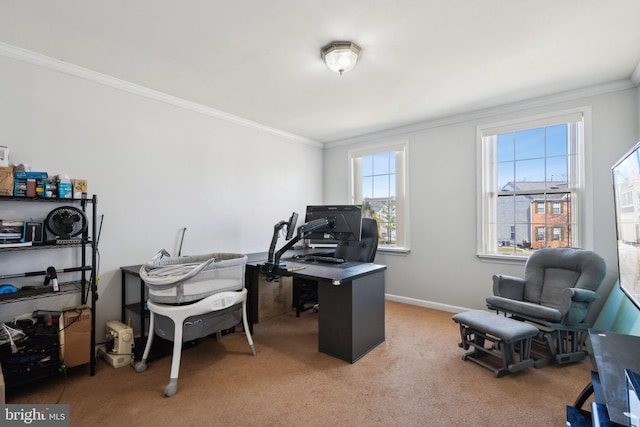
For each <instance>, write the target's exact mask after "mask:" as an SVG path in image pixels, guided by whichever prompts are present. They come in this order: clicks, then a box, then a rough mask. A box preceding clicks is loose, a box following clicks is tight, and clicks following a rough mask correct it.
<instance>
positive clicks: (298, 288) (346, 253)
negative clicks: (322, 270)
mask: <svg viewBox="0 0 640 427" xmlns="http://www.w3.org/2000/svg"><path fill="white" fill-rule="evenodd" d="M377 250H378V223H377V222H376V220H375V219H373V218H362V234H361V237H360V240H357V241H356V240H341V241H340V242H338V245H337V246H336V250H335V252H334V254H333V257H334V258H342V259H344V260H345V261H354V262H373V261H374V259H375V257H376V252H377ZM293 296H294V304H295V307H296V317H300V313H301V312H304V311H307V310H311V309H316V310H317V302H318V282H316V281H312V280H305V279H300V278H296V277H294V278H293ZM308 304H310V305H308Z"/></svg>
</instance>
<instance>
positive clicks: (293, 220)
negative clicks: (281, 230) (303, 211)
mask: <svg viewBox="0 0 640 427" xmlns="http://www.w3.org/2000/svg"><path fill="white" fill-rule="evenodd" d="M297 223H298V214H297V213H296V212H293V213H292V214H291V217H290V218H289V221H287V223H286V227H287V236H286V237H285V238H286V239H287V240H291V239H292V238H293V232H294V231H295V229H296V224H297Z"/></svg>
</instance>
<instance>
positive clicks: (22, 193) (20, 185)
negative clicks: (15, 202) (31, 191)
mask: <svg viewBox="0 0 640 427" xmlns="http://www.w3.org/2000/svg"><path fill="white" fill-rule="evenodd" d="M13 195H14V196H16V197H27V180H26V179H24V178H15V179H14V180H13Z"/></svg>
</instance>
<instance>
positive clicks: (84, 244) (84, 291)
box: [0, 194, 98, 376]
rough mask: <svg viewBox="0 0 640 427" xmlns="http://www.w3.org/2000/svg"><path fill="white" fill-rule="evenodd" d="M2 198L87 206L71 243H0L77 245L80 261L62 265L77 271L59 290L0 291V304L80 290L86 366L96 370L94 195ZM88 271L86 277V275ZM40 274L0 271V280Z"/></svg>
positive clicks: (2, 249) (1, 249)
mask: <svg viewBox="0 0 640 427" xmlns="http://www.w3.org/2000/svg"><path fill="white" fill-rule="evenodd" d="M4 202H21V203H57V204H69V205H78V204H79V205H80V207H81V209H82V211H83V212H84V213H85V215H87V211H88V210H90V211H91V212H90V215H87V216H88V217H89V218H90V221H91V223H90V227H88V228H87V230H85V231H84V232H83V234H82V238H81V239H80V242H79V243H72V244H32V245H31V246H17V247H2V246H0V253H7V252H17V251H41V250H54V249H63V248H78V249H79V250H80V252H81V257H80V265H77V266H73V267H70V268H66V269H64V272H77V273H79V274H80V279H79V280H74V281H69V282H61V283H60V291H58V292H51V291H48V290H43V289H31V290H20V291H18V292H14V293H8V294H0V304H9V303H12V302H17V301H25V300H31V299H35V298H48V297H52V296H55V295H60V294H63V293H78V292H79V293H81V298H80V299H81V304H83V305H85V304H86V305H89V306H90V307H91V314H92V315H91V340H90V341H91V348H90V349H89V352H90V353H89V354H90V359H89V360H90V361H89V370H90V375H91V376H93V375H95V371H96V356H95V344H96V301H97V299H98V294H97V282H96V278H97V271H96V269H97V256H98V255H97V250H98V248H97V242H96V239H97V204H98V197H97V196H96V195H95V194H94V195H93V196H92V197H90V198H81V199H59V198H42V197H13V196H0V203H4ZM87 249H89V250H90V259H88V255H87V252H88V251H87ZM87 274H88V277H87ZM40 275H42V276H44V275H46V271H33V272H29V273H24V274H6V275H1V274H0V280H5V279H8V278H15V277H25V276H40Z"/></svg>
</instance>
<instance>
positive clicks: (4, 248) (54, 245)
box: [0, 240, 93, 252]
mask: <svg viewBox="0 0 640 427" xmlns="http://www.w3.org/2000/svg"><path fill="white" fill-rule="evenodd" d="M91 244H93V242H92V241H91V240H87V241H85V242H79V243H60V244H59V243H35V244H32V245H31V246H2V244H0V252H8V251H31V250H34V249H38V250H39V249H63V248H79V247H81V246H82V245H85V246H87V247H90V246H91Z"/></svg>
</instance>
